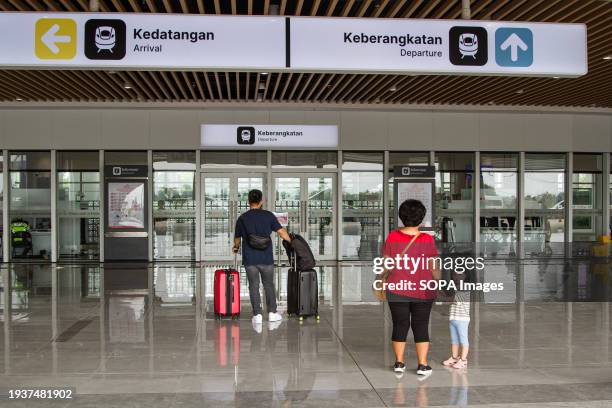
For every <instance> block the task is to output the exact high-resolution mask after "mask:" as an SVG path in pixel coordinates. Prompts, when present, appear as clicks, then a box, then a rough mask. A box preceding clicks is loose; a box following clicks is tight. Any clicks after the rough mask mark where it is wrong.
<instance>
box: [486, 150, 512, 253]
mask: <svg viewBox="0 0 612 408" xmlns="http://www.w3.org/2000/svg"><path fill="white" fill-rule="evenodd" d="M517 175H518V153H481V154H480V199H479V202H480V242H481V246H480V248H481V251H482V253H483V254H485V255H486V256H488V257H495V256H497V255H503V256H508V255H510V256H515V255H516V239H517V235H516V232H517V223H516V220H517V211H518V206H517V199H516V198H517V189H518V184H517V180H518V177H517Z"/></svg>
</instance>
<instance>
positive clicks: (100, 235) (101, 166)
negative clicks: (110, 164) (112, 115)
mask: <svg viewBox="0 0 612 408" xmlns="http://www.w3.org/2000/svg"><path fill="white" fill-rule="evenodd" d="M98 171H99V174H100V183H99V188H100V204H99V208H100V226H99V228H98V229H99V231H98V241H99V246H100V249H99V251H100V262H104V219H105V218H106V217H105V213H104V211H105V209H104V199H105V194H106V192H105V191H104V150H100V151H99V152H98ZM102 296H104V294H102Z"/></svg>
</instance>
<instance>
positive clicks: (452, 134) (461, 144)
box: [433, 112, 479, 151]
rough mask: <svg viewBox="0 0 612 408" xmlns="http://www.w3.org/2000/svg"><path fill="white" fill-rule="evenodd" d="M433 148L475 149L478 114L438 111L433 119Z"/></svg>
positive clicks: (442, 149) (443, 149)
mask: <svg viewBox="0 0 612 408" xmlns="http://www.w3.org/2000/svg"><path fill="white" fill-rule="evenodd" d="M433 143H434V149H433V150H440V151H445V150H470V151H471V150H475V149H474V146H478V143H479V140H478V114H477V113H467V112H466V113H464V112H440V113H437V114H435V120H434V121H433Z"/></svg>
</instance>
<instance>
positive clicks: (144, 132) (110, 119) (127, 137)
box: [100, 109, 158, 150]
mask: <svg viewBox="0 0 612 408" xmlns="http://www.w3.org/2000/svg"><path fill="white" fill-rule="evenodd" d="M156 113H158V112H157V111H149V110H140V109H138V110H131V109H124V110H103V111H102V114H101V122H102V124H101V128H102V141H101V143H102V146H100V148H102V149H108V150H123V149H141V150H142V149H148V148H149V146H150V140H149V136H150V128H151V117H150V116H151V114H156Z"/></svg>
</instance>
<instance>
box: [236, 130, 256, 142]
mask: <svg viewBox="0 0 612 408" xmlns="http://www.w3.org/2000/svg"><path fill="white" fill-rule="evenodd" d="M236 141H237V142H238V144H239V145H252V144H255V128H254V127H253V126H239V127H238V129H237V131H236Z"/></svg>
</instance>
